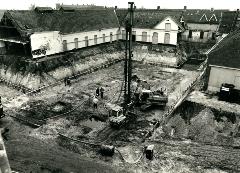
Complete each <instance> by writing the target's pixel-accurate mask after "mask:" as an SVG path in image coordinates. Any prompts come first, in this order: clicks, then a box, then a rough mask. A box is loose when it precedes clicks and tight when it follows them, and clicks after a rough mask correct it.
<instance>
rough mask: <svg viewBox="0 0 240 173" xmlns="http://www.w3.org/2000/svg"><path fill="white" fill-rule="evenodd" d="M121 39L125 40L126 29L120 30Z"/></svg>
mask: <svg viewBox="0 0 240 173" xmlns="http://www.w3.org/2000/svg"><path fill="white" fill-rule="evenodd" d="M122 39H123V40H126V31H125V30H122Z"/></svg>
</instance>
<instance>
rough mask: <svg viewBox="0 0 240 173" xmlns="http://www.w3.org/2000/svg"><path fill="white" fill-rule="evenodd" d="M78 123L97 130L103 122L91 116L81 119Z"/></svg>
mask: <svg viewBox="0 0 240 173" xmlns="http://www.w3.org/2000/svg"><path fill="white" fill-rule="evenodd" d="M80 124H81V125H82V126H86V127H89V128H91V129H94V130H99V129H101V128H102V127H103V126H104V124H105V122H102V121H98V120H96V119H94V118H91V119H88V120H85V121H82V122H81V123H80Z"/></svg>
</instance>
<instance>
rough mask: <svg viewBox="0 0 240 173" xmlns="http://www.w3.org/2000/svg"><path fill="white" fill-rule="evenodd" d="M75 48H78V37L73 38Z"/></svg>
mask: <svg viewBox="0 0 240 173" xmlns="http://www.w3.org/2000/svg"><path fill="white" fill-rule="evenodd" d="M74 43H75V49H78V38H74Z"/></svg>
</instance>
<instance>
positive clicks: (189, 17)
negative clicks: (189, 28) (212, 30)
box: [183, 9, 228, 24]
mask: <svg viewBox="0 0 240 173" xmlns="http://www.w3.org/2000/svg"><path fill="white" fill-rule="evenodd" d="M226 11H228V10H203V9H187V10H186V11H184V14H183V20H184V22H186V23H210V24H219V23H220V20H221V16H222V14H223V12H226Z"/></svg>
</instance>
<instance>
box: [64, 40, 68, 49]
mask: <svg viewBox="0 0 240 173" xmlns="http://www.w3.org/2000/svg"><path fill="white" fill-rule="evenodd" d="M63 51H67V40H63Z"/></svg>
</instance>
